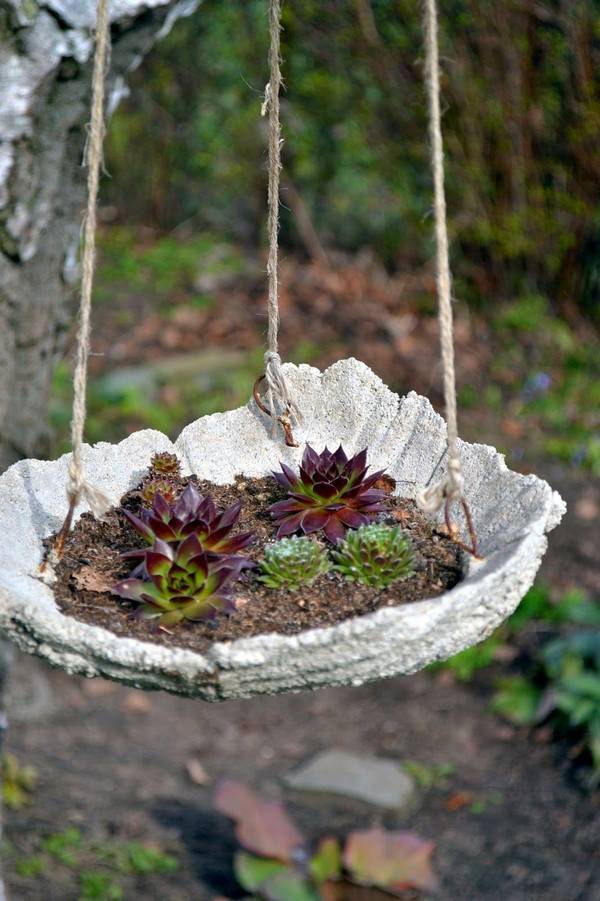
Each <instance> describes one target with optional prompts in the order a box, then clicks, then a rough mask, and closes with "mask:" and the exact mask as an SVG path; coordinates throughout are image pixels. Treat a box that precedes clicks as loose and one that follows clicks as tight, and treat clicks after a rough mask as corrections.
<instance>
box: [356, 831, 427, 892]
mask: <svg viewBox="0 0 600 901" xmlns="http://www.w3.org/2000/svg"><path fill="white" fill-rule="evenodd" d="M434 848H435V843H434V842H431V841H426V840H425V839H422V838H419V836H418V835H414V834H413V833H412V832H387V831H386V830H385V829H379V828H375V829H367V830H364V831H361V832H351V833H350V835H349V836H348V840H347V842H346V847H345V849H344V865H345V867H346V869H347V870H348V871H349V872H350V873H351V875H352V878H353V879H355V880H356V881H357V882H359V883H363V884H366V885H376V886H379V887H380V888H387V889H391V890H392V891H401V890H403V889H410V888H417V889H429V890H431V889H434V888H435V885H436V880H435V877H434V875H433V871H432V869H431V855H432V854H433V850H434Z"/></svg>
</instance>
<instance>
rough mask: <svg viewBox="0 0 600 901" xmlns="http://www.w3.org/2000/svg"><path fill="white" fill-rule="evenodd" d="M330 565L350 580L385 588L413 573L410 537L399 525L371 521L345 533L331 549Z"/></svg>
mask: <svg viewBox="0 0 600 901" xmlns="http://www.w3.org/2000/svg"><path fill="white" fill-rule="evenodd" d="M333 558H334V561H335V566H334V568H335V569H336V570H337V572H339V573H341V575H343V576H344V577H345V578H346V579H348V580H349V581H351V582H360V583H362V584H363V585H370V586H372V587H373V588H380V589H383V588H387V587H388V585H392V584H393V583H394V582H399V581H401V580H403V579H407V578H408V577H409V576H411V575H412V574H413V573H414V556H413V550H412V545H411V541H410V538H409V537H408V535H406V534H405V533H404V532H403V531H402V530H401V529H400V527H399V526H388V525H385V523H377V522H375V523H371V524H370V525H366V526H361V527H360V528H359V529H357V530H356V531H353V532H348V534H347V535H346V537H345V539H344V540H343V541H341V542H340V543H339V544H338V546H337V548H336V549H335V550H334V551H333Z"/></svg>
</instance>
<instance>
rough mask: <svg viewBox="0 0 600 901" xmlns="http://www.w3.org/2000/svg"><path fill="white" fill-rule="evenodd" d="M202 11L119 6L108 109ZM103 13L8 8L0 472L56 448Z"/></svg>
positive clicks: (3, 8) (0, 133) (78, 2)
mask: <svg viewBox="0 0 600 901" xmlns="http://www.w3.org/2000/svg"><path fill="white" fill-rule="evenodd" d="M198 2H199V0H113V2H112V4H111V22H112V34H113V52H112V62H111V71H110V76H109V78H110V83H109V97H110V110H109V111H111V110H112V109H114V107H115V105H116V103H117V102H118V99H119V97H120V96H121V95H122V92H123V90H124V78H125V75H126V73H127V71H128V70H129V69H131V68H132V67H133V66H135V65H136V63H137V62H139V60H140V59H141V58H142V56H143V55H144V53H146V52H147V51H148V49H149V48H150V47H151V46H152V43H153V42H154V41H155V40H156V39H157V38H159V37H161V36H162V35H164V34H166V33H167V31H168V30H169V29H170V27H171V25H172V23H173V22H174V21H175V20H176V19H177V18H178V17H179V16H181V15H189V14H190V13H192V12H193V11H194V9H195V8H196V6H197V5H198ZM95 8H96V3H95V0H47V2H45V3H38V2H36V0H0V471H1V470H2V469H3V468H5V467H6V466H7V465H9V464H10V463H13V462H14V461H15V460H18V459H19V458H20V457H24V456H27V457H28V456H35V455H43V454H44V452H45V450H46V447H47V435H48V433H47V421H46V413H47V409H48V399H49V389H50V382H51V376H52V370H53V368H54V365H55V362H56V359H57V357H58V355H59V354H60V352H61V350H62V349H63V345H64V339H65V335H66V332H67V329H68V328H69V326H70V323H71V322H72V318H73V312H74V306H73V305H72V304H71V303H70V300H71V299H72V298H73V294H74V288H75V286H76V283H77V276H78V270H77V251H78V243H79V232H80V223H81V212H82V207H83V196H84V180H85V172H84V171H83V170H82V168H81V160H82V153H83V147H84V144H85V128H86V123H87V120H88V109H89V94H90V69H91V55H92V50H93V41H92V28H93V24H94V20H95ZM137 162H138V164H140V161H137Z"/></svg>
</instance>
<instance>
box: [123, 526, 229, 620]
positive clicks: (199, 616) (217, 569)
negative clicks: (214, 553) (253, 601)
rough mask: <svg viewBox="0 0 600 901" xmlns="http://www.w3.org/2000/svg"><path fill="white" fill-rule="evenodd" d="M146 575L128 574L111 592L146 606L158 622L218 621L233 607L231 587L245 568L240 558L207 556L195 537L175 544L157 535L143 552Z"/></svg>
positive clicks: (147, 614)
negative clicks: (221, 614) (217, 619)
mask: <svg viewBox="0 0 600 901" xmlns="http://www.w3.org/2000/svg"><path fill="white" fill-rule="evenodd" d="M142 553H143V556H144V560H143V571H144V574H145V575H146V576H147V578H143V579H137V578H133V577H129V578H127V579H123V580H122V581H121V582H118V583H117V584H116V585H115V586H114V587H113V589H112V593H113V594H116V595H118V596H119V597H121V598H126V599H127V600H130V601H138V602H139V603H140V604H141V605H142V606H141V608H140V612H141V614H142V616H145V617H148V618H151V619H157V620H158V624H159V625H160V626H174V625H176V624H177V623H179V622H181V620H184V619H185V620H191V621H195V620H205V619H214V617H215V616H216V615H217V613H219V612H224V613H227V612H232V611H233V610H234V609H235V607H234V604H233V601H232V596H231V585H232V583H233V582H234V581H235V580H236V579H237V578H239V576H240V572H241V570H242V569H243V564H242V563H240V558H239V557H228V556H226V555H220V556H218V557H216V558H213V559H209V556H208V554H206V553H205V551H204V549H203V547H202V545H201V543H200V541H199V540H198V538H197V537H196V535H190V536H189V537H188V538H186V539H185V540H184V541H182V542H180V543H179V544H177V545H175V546H173V545H171V544H167V542H166V541H162V540H161V539H160V538H158V539H157V540H156V541H155V543H154V545H153V546H152V547H151V548H148V549H147V550H145V551H143V552H142Z"/></svg>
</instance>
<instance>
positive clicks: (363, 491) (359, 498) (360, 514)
mask: <svg viewBox="0 0 600 901" xmlns="http://www.w3.org/2000/svg"><path fill="white" fill-rule="evenodd" d="M280 465H281V469H282V471H281V472H280V473H279V472H276V473H273V475H274V476H275V479H276V481H277V484H278V485H279V486H280V487H281V488H284V489H285V490H286V491H287V493H288V497H287V498H286V499H285V500H282V501H277V503H275V504H272V505H271V506H270V507H269V510H270V512H271V514H272V515H273V517H274V519H275V520H276V522H278V523H279V529H278V531H277V537H278V538H283V537H285V536H286V535H291V534H292V533H294V532H304V533H305V534H309V533H311V532H318V531H320V530H323V532H324V533H325V535H326V536H327V538H328V539H329V540H330V541H332V542H336V541H339V540H340V539H342V538H343V537H344V535H345V534H346V529H347V528H351V529H356V528H358V527H359V526H362V525H366V524H367V523H368V522H370V521H371V520H373V519H374V518H375V517H376V516H377V515H378V514H379V513H381V512H383V511H384V510H385V509H386V508H385V504H384V501H385V499H386V492H385V491H381V490H379V489H378V488H373V485H374V484H375V482H376V481H377V480H378V479H379V478H380V477H381V476H382V474H383V470H382V471H380V472H374V473H372V474H371V475H369V476H368V475H367V469H368V467H367V451H366V449H365V450H363V451H360V453H357V454H355V456H354V457H350V458H348V457H347V456H346V454H345V453H344V451H343V449H342V446H341V445H340V446H339V448H338V449H337V451H335V453H332V452H331V451H329V450H328V449H327V448H325V450H324V451H322V453H320V454H318V453H317V452H316V451H314V450H313V449H312V447H310V446H309V445H308V444H307V445H306V448H305V451H304V454H303V456H302V463H301V464H300V473H299V475H296V474H295V473H294V472H293V470H291V469H290V467H289V466H286V465H285V463H281V464H280Z"/></svg>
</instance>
